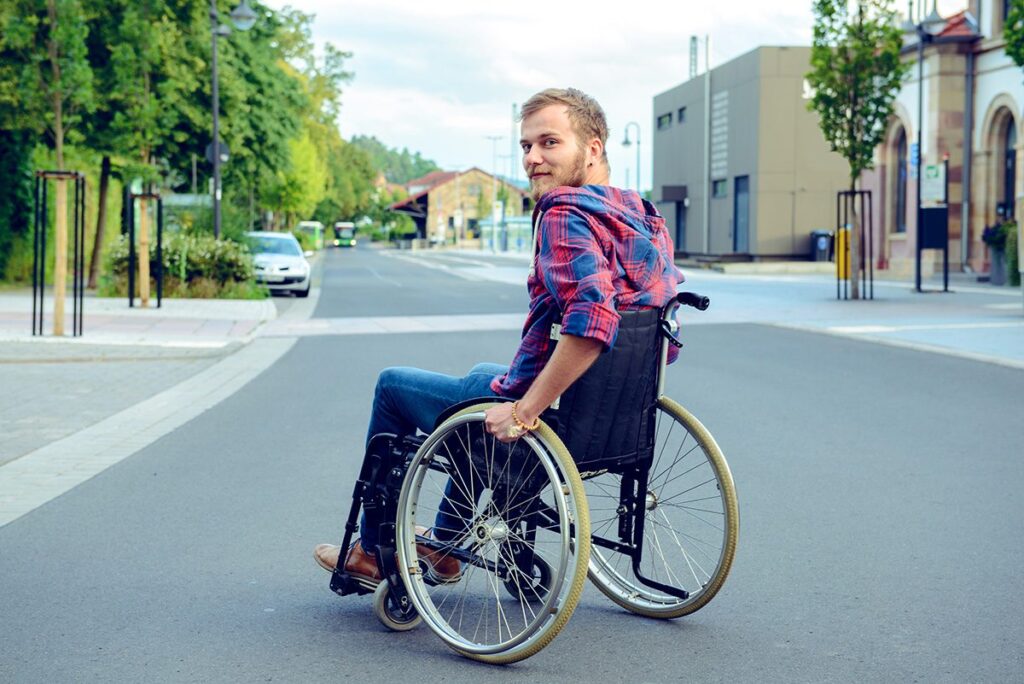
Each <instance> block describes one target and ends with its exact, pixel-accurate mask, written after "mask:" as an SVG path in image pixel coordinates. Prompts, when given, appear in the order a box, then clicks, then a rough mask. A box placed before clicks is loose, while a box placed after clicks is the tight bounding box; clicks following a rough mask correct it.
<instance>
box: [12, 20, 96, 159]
mask: <svg viewBox="0 0 1024 684" xmlns="http://www.w3.org/2000/svg"><path fill="white" fill-rule="evenodd" d="M0 29H2V30H0V128H4V129H8V130H30V131H34V132H36V133H41V132H44V131H48V132H49V133H50V140H51V141H52V143H53V144H54V147H55V149H56V150H57V163H58V164H60V165H63V163H64V159H63V147H64V140H65V137H67V139H68V140H69V141H70V142H74V141H75V140H77V139H80V136H79V135H78V131H77V126H78V124H79V123H80V122H81V119H82V115H83V114H85V113H88V112H90V111H92V109H93V108H94V102H93V82H92V81H93V79H92V67H91V65H90V64H89V60H88V58H87V49H86V37H87V35H88V33H89V28H88V25H87V23H86V13H85V12H84V10H83V7H82V3H81V2H80V0H45V1H44V0H6V2H4V3H3V5H2V9H0Z"/></svg>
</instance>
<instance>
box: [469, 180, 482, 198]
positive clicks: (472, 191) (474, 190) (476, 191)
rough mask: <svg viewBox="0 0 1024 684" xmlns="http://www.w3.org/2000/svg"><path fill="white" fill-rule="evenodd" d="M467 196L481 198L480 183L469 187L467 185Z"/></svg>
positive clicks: (471, 184)
mask: <svg viewBox="0 0 1024 684" xmlns="http://www.w3.org/2000/svg"><path fill="white" fill-rule="evenodd" d="M466 194H467V195H469V196H470V197H479V196H480V184H479V183H470V184H469V185H467V186H466Z"/></svg>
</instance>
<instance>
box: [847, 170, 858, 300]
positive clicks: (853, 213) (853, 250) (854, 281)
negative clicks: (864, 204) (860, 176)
mask: <svg viewBox="0 0 1024 684" xmlns="http://www.w3.org/2000/svg"><path fill="white" fill-rule="evenodd" d="M856 189H857V183H856V181H852V182H851V183H850V193H851V194H850V195H849V196H848V197H847V198H846V201H847V202H849V214H847V215H848V216H849V217H850V233H849V236H848V240H849V249H850V262H849V264H848V266H849V269H850V298H851V299H860V216H859V215H858V214H857V196H856V195H854V194H853V192H854V191H855V190H856Z"/></svg>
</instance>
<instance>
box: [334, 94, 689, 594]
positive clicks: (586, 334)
mask: <svg viewBox="0 0 1024 684" xmlns="http://www.w3.org/2000/svg"><path fill="white" fill-rule="evenodd" d="M521 121H522V126H521V135H522V138H521V140H520V146H521V147H522V152H523V167H524V168H525V169H526V173H527V176H529V178H530V189H531V194H532V196H533V199H534V201H535V202H537V207H536V209H535V211H534V216H535V218H538V217H539V224H538V225H537V229H536V231H535V232H536V235H535V243H534V258H533V264H532V267H531V270H530V275H529V278H528V279H527V287H528V289H529V292H530V312H529V314H528V316H527V318H526V323H525V325H524V326H523V337H522V342H521V343H520V345H519V349H518V350H517V351H516V354H515V357H514V358H513V359H512V363H511V365H510V366H499V365H496V364H479V365H477V366H474V367H473V368H472V369H471V370H470V372H469V373H468V374H467V375H466V376H465V377H462V378H456V377H452V376H448V375H442V374H439V373H431V372H428V371H422V370H419V369H414V368H389V369H386V370H384V371H383V372H382V373H381V375H380V377H379V378H378V381H377V388H376V391H375V394H374V401H373V411H372V413H371V418H370V427H369V431H368V435H367V440H369V438H370V437H371V436H372V435H374V434H376V433H379V432H389V433H394V434H399V435H402V434H411V433H414V432H415V431H416V430H417V429H419V430H422V431H424V432H430V431H431V430H432V429H433V426H434V421H435V420H436V418H437V417H438V416H439V415H440V414H441V412H442V411H444V410H445V409H446V408H448V407H449V406H451V405H453V404H456V403H458V402H459V401H463V400H466V399H472V398H476V397H486V396H495V395H498V396H503V397H513V398H518V401H515V402H508V403H501V404H498V405H497V406H495V407H493V408H491V409H489V410H488V411H487V413H486V417H485V425H486V429H487V430H488V432H490V433H491V434H492V435H494V436H495V437H496V438H497V439H499V440H501V441H503V442H510V441H512V440H514V439H517V438H519V437H520V436H522V435H523V434H524V433H525V432H527V431H529V430H531V429H533V428H534V427H536V425H537V421H538V419H539V417H540V415H541V413H543V412H544V411H545V410H546V409H547V407H549V406H551V404H552V403H553V402H554V401H555V400H556V399H557V398H558V397H559V396H560V395H561V394H562V393H563V392H564V391H565V390H566V389H568V388H569V386H570V385H572V383H573V382H575V381H576V379H577V378H579V377H580V376H581V375H582V374H583V373H584V371H586V370H587V368H588V367H590V365H591V364H592V363H593V362H594V361H595V360H596V359H597V357H598V356H599V355H600V354H601V352H602V351H604V350H606V349H608V348H610V347H611V346H612V345H613V344H614V343H615V337H616V333H617V331H618V323H619V314H618V313H617V310H627V309H643V308H651V307H661V306H663V305H664V304H666V303H667V302H668V301H669V300H670V299H671V298H672V297H673V296H674V294H675V290H676V286H677V285H678V284H679V283H680V282H682V280H683V278H682V274H681V273H680V272H679V270H678V269H677V268H676V267H675V265H674V263H673V260H672V256H673V247H672V241H671V238H670V237H669V235H668V231H667V230H666V228H665V222H664V220H663V219H662V218H661V216H660V215H658V212H657V210H656V209H655V208H654V206H653V205H651V204H650V203H649V202H646V201H644V200H643V199H642V198H641V197H640V196H639V195H638V194H637V193H635V192H633V191H629V190H620V189H617V188H613V187H610V186H609V184H608V183H609V167H608V158H607V155H606V154H605V143H606V141H607V140H608V124H607V121H606V119H605V116H604V112H603V111H602V109H601V107H600V105H599V104H598V103H597V102H596V101H595V100H594V99H593V98H591V97H590V96H588V95H586V94H584V93H582V92H580V91H579V90H576V89H574V88H568V89H564V90H563V89H548V90H544V91H542V92H539V93H537V94H536V95H534V96H533V97H531V98H530V99H529V100H527V101H526V103H525V104H524V105H523V108H522V113H521ZM559 316H561V336H560V339H559V341H558V344H557V345H555V344H554V342H553V341H552V340H551V339H550V331H551V325H552V323H554V322H556V321H557V320H558V317H559ZM552 347H554V350H553V351H552ZM447 499H448V497H445V500H446V501H447ZM442 508H443V507H442ZM460 522H461V521H460V520H459V519H458V517H457V516H456V514H455V511H454V510H447V511H446V510H442V511H441V513H440V514H439V515H438V520H437V521H436V524H435V527H436V529H438V530H444V529H458V528H459V527H461V525H460V524H459V523H460ZM360 527H361V529H362V534H363V539H362V541H361V542H356V544H354V545H353V547H352V549H351V550H350V551H349V553H348V555H347V557H346V558H347V560H346V563H345V568H346V571H347V572H349V574H350V575H353V576H355V577H360V578H363V579H365V580H368V581H379V580H380V571H379V570H378V569H377V565H376V560H375V559H374V557H373V555H372V553H368V552H367V551H365V550H364V545H365V547H366V548H370V549H372V548H373V547H374V546H375V545H376V543H377V540H376V538H375V537H376V530H373V529H370V527H372V526H367V525H365V524H364V525H361V526H360ZM421 533H422V532H421ZM340 552H341V550H340V547H337V546H332V545H328V544H321V545H319V546H317V547H316V549H315V550H314V555H315V557H316V560H317V562H318V563H319V564H320V565H321V566H322V567H324V568H325V569H328V570H333V569H334V567H335V565H336V564H337V562H338V558H339V555H340ZM420 553H421V556H423V557H425V560H426V561H427V564H428V568H427V570H428V572H429V573H431V574H432V575H433V579H434V580H435V581H441V582H451V581H457V580H458V579H459V573H460V568H459V563H458V561H456V560H455V559H454V558H449V557H445V558H435V557H434V556H433V555H432V554H431V552H430V550H429V549H428V548H427V547H425V546H424V547H421V548H420Z"/></svg>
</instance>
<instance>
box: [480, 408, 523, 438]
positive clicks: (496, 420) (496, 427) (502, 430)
mask: <svg viewBox="0 0 1024 684" xmlns="http://www.w3.org/2000/svg"><path fill="white" fill-rule="evenodd" d="M484 427H486V428H487V432H489V433H491V434H492V435H494V436H495V437H496V438H497V439H498V441H499V442H504V443H506V444H508V443H509V442H514V441H515V440H517V439H519V438H520V437H522V436H523V435H525V434H526V433H525V432H523V431H522V430H520V429H519V427H518V426H517V425H516V421H515V419H514V418H513V417H512V403H511V402H505V403H501V404H498V405H497V406H492V407H491V408H489V409H487V411H485V412H484ZM512 428H514V429H512Z"/></svg>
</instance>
